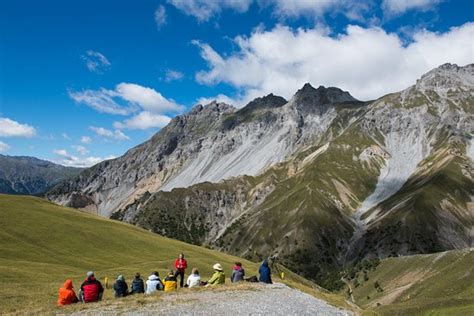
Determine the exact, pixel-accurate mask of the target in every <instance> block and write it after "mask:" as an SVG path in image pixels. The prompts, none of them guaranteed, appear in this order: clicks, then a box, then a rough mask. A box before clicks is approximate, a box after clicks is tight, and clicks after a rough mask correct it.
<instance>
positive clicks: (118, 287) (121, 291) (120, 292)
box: [114, 275, 128, 297]
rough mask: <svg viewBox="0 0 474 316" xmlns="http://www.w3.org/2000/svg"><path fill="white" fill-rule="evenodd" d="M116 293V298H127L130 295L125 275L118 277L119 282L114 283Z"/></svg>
mask: <svg viewBox="0 0 474 316" xmlns="http://www.w3.org/2000/svg"><path fill="white" fill-rule="evenodd" d="M114 291H115V297H125V296H127V295H128V285H127V282H125V278H124V277H123V275H119V276H118V277H117V281H115V283H114Z"/></svg>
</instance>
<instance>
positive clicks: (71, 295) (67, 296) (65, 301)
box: [58, 279, 79, 306]
mask: <svg viewBox="0 0 474 316" xmlns="http://www.w3.org/2000/svg"><path fill="white" fill-rule="evenodd" d="M77 302H79V300H78V299H77V296H76V292H74V290H73V286H72V280H71V279H67V280H66V282H64V285H63V287H62V288H60V289H59V298H58V306H64V305H69V304H73V303H77Z"/></svg>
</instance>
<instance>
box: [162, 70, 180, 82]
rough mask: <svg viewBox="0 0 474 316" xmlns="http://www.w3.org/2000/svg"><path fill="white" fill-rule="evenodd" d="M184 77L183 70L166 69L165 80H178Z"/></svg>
mask: <svg viewBox="0 0 474 316" xmlns="http://www.w3.org/2000/svg"><path fill="white" fill-rule="evenodd" d="M183 77H184V74H183V73H182V72H181V71H178V70H172V69H168V70H166V73H165V78H164V81H166V82H171V81H178V80H181V79H183Z"/></svg>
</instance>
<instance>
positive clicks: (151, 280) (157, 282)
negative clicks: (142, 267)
mask: <svg viewBox="0 0 474 316" xmlns="http://www.w3.org/2000/svg"><path fill="white" fill-rule="evenodd" d="M163 288H164V285H163V282H161V279H160V274H159V273H158V271H155V272H153V273H152V274H151V275H150V276H149V277H148V280H147V281H146V292H145V293H146V294H153V293H155V292H156V291H163Z"/></svg>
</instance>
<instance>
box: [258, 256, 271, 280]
mask: <svg viewBox="0 0 474 316" xmlns="http://www.w3.org/2000/svg"><path fill="white" fill-rule="evenodd" d="M258 273H260V278H259V281H260V282H263V283H268V284H272V283H273V282H272V272H271V270H270V267H269V266H268V262H267V260H266V259H265V260H264V261H263V262H262V265H261V266H260V269H258Z"/></svg>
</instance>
